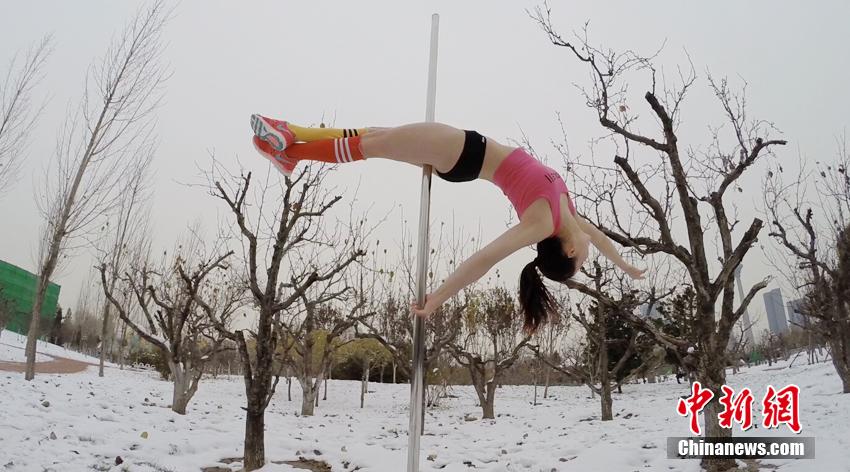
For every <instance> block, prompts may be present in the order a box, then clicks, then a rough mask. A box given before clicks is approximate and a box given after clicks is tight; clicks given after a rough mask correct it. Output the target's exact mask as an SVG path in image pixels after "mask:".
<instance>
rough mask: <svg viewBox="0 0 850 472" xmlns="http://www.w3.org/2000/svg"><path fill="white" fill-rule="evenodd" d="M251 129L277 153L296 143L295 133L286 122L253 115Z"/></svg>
mask: <svg viewBox="0 0 850 472" xmlns="http://www.w3.org/2000/svg"><path fill="white" fill-rule="evenodd" d="M251 129H252V130H254V134H255V135H256V136H257V137H258V138H260V139H262V140H263V141H266V142H267V143H269V144H270V145H271V147H273V148H274V149H275V150H277V151H283V150H284V149H286V148H287V147H289V145H290V144H292V143H294V142H295V133H293V132H292V130H290V129H289V125H288V124H287V123H286V122H285V121H281V120H275V119H274V118H267V117H265V116H262V115H251Z"/></svg>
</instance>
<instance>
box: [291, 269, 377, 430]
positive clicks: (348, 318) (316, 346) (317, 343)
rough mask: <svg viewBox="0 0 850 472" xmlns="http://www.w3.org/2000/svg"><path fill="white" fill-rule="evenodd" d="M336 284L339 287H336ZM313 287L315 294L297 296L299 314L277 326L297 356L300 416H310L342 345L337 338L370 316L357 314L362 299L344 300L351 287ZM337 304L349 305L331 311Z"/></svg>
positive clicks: (333, 282)
mask: <svg viewBox="0 0 850 472" xmlns="http://www.w3.org/2000/svg"><path fill="white" fill-rule="evenodd" d="M338 284H341V286H339V287H337V285H338ZM317 285H318V289H317V290H308V291H306V292H305V293H303V294H302V295H301V303H302V307H303V313H299V314H297V315H296V316H295V317H293V318H292V319H284V321H283V322H282V323H281V324H280V325H281V326H282V327H283V330H284V331H285V332H286V333H287V335H288V336H289V339H291V344H292V349H294V351H295V353H296V354H297V356H291V359H292V361H291V363H292V366H293V368H294V369H295V371H296V373H297V378H298V382H299V383H300V384H301V393H302V397H301V398H302V400H301V415H303V416H312V415H313V411H314V406H315V404H316V396H317V395H318V392H319V389H320V388H321V384H322V382H323V381H324V380H325V378H326V377H327V375H328V371H329V370H330V364H331V361H332V360H333V354H334V352H335V351H336V350H337V349H339V348H340V347H341V346H343V345H345V343H346V342H340V338H341V336H342V335H343V334H345V333H346V332H347V331H348V330H349V329H351V328H352V327H353V326H354V325H355V324H357V323H358V322H359V321H360V320H362V319H365V318H368V317H369V316H370V315H371V313H363V312H362V311H361V308H362V307H363V306H364V305H365V301H364V299H363V298H362V297H359V296H357V295H355V296H353V297H346V298H347V300H346V298H344V297H345V295H346V292H348V291H349V289H351V287H350V286H347V285H346V284H344V283H342V281H341V280H334V279H331V280H328V281H326V283H322V284H317ZM314 287H315V286H314ZM337 300H343V301H348V302H349V303H350V304H351V305H350V306H344V305H343V306H342V307H339V308H337V307H334V306H333V305H332V303H333V302H334V301H337Z"/></svg>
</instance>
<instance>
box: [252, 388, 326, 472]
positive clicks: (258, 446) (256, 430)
mask: <svg viewBox="0 0 850 472" xmlns="http://www.w3.org/2000/svg"><path fill="white" fill-rule="evenodd" d="M311 404H312V403H311ZM251 410H252V408H251V407H248V414H247V415H246V416H245V452H244V467H245V470H257V469H259V468H261V467H263V466H264V465H265V460H266V446H265V444H266V441H265V440H266V438H265V436H266V418H265V414H264V413H265V411H264V410H262V409H261V410H260V411H259V412H252V411H251Z"/></svg>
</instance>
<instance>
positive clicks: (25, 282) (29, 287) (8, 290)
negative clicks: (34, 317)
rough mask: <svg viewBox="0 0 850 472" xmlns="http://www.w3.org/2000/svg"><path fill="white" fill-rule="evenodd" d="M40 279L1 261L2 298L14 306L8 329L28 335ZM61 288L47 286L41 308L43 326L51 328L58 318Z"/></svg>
mask: <svg viewBox="0 0 850 472" xmlns="http://www.w3.org/2000/svg"><path fill="white" fill-rule="evenodd" d="M37 281H38V279H37V278H36V276H35V274H32V273H30V272H27V271H25V270H24V269H21V268H20V267H17V266H14V265H12V264H9V263H8V262H4V261H0V297H3V298H5V299H6V300H8V301H10V302H11V304H12V309H13V311H14V313H13V314H12V317H11V319H10V320H9V321H8V323H7V324H6V329H8V330H10V331H14V332H16V333H21V334H26V332H27V330H29V321H30V315H31V313H32V307H33V304H34V302H35V290H36V283H37ZM59 288H60V287H59V286H58V285H56V284H54V283H52V282H51V283H50V284H48V286H47V296H46V297H45V300H44V305H43V306H42V307H41V326H42V327H49V326H50V323H51V322H52V320H53V318H54V317H55V316H56V305H57V303H58V302H59Z"/></svg>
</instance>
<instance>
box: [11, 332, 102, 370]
mask: <svg viewBox="0 0 850 472" xmlns="http://www.w3.org/2000/svg"><path fill="white" fill-rule="evenodd" d="M26 345H27V337H26V336H25V335H22V334H18V333H13V332H12V331H6V330H3V331H0V361H11V362H26V360H27V358H26V356H25V355H24V347H26ZM35 349H36V362H47V361H51V360H53V358H54V357H64V358H67V359H73V360H75V361H82V362H88V363H90V364H97V363H98V362H100V361H99V359H98V358H96V357H91V356H87V355H85V354H81V353H79V352H76V351H72V350H70V349H66V348H64V347H62V346H57V345H55V344H50V343H48V342H44V341H38V344H37V345H36V348H35ZM106 365H113V366H114V364H109V363H107V364H106Z"/></svg>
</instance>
